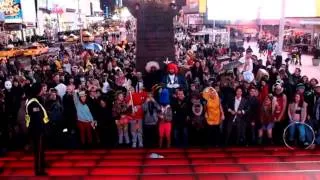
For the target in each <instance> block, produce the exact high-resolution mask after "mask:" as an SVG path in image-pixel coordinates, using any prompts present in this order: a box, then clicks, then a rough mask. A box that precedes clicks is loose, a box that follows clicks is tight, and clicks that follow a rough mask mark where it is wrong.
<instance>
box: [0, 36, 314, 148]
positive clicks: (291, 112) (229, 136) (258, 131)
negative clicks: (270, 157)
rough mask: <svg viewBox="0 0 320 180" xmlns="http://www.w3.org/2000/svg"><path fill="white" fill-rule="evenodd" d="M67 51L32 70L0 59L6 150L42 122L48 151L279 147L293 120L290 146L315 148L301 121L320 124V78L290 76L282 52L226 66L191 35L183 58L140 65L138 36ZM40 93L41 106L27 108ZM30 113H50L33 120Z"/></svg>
mask: <svg viewBox="0 0 320 180" xmlns="http://www.w3.org/2000/svg"><path fill="white" fill-rule="evenodd" d="M67 49H68V48H65V47H61V50H60V53H59V56H57V57H53V56H50V57H47V58H45V59H43V60H37V59H33V60H32V62H31V69H30V70H26V69H25V68H23V67H21V66H20V63H18V62H15V60H14V59H10V60H8V61H6V60H2V61H1V65H0V89H3V91H2V92H1V93H0V117H1V120H0V132H1V133H0V137H1V140H0V142H1V148H2V149H8V148H22V147H24V148H26V149H27V148H28V147H29V146H28V145H29V144H30V136H31V135H30V133H28V128H29V129H30V128H31V129H32V128H33V129H37V128H36V127H35V126H37V124H42V125H45V128H44V129H45V132H44V134H45V137H46V139H47V145H48V146H49V147H50V148H79V147H83V148H88V147H116V146H117V147H118V146H121V147H122V146H124V147H125V146H130V147H132V148H138V147H140V148H142V147H171V146H175V147H190V146H206V147H208V146H209V147H216V146H231V145H240V146H241V145H242V146H246V145H272V144H277V145H280V144H282V143H283V136H282V135H283V131H284V128H285V127H287V126H288V124H290V123H293V122H300V123H296V124H294V125H292V126H290V129H289V131H288V134H287V140H288V143H289V144H291V145H294V144H298V145H301V146H308V145H310V143H311V141H312V140H310V138H311V139H312V137H310V132H309V131H310V130H308V129H306V127H305V126H304V125H303V124H304V123H307V124H309V125H310V126H311V127H312V128H313V129H314V131H315V132H316V133H317V132H318V129H319V120H320V113H319V112H320V98H319V97H320V85H319V84H318V80H317V79H315V78H312V79H309V77H307V76H302V75H301V70H300V69H299V68H297V69H295V72H294V73H293V74H292V73H290V72H289V70H288V64H282V63H281V57H277V59H280V64H277V63H278V62H279V61H276V60H275V58H274V57H272V56H271V54H270V55H269V56H270V58H269V62H268V63H269V64H268V66H265V65H264V63H263V61H262V60H261V59H259V58H258V56H255V55H253V52H252V49H251V48H248V49H246V51H245V52H244V53H239V52H231V57H230V59H231V60H230V61H232V62H237V63H235V64H236V66H232V67H231V68H229V69H225V68H224V67H223V66H222V65H221V64H220V63H219V60H218V59H219V58H218V57H219V56H221V55H225V54H227V51H223V52H222V51H221V50H219V46H218V45H217V46H216V45H208V44H204V43H202V42H197V41H195V40H193V39H192V38H190V39H188V40H187V39H184V40H181V41H176V50H177V51H178V53H176V55H177V59H176V60H175V59H172V60H170V59H169V60H166V61H164V62H154V61H151V62H149V63H147V64H146V67H145V70H144V71H140V72H139V71H137V70H136V68H135V44H134V43H125V42H121V43H119V44H112V43H108V44H105V45H104V48H103V50H102V51H99V52H94V51H88V50H83V49H81V48H79V47H73V48H71V49H70V50H67ZM268 50H272V49H271V48H270V49H269V48H268ZM286 62H287V61H286ZM39 88H40V89H39ZM35 89H38V90H40V91H39V92H37V93H35V92H34V91H35ZM30 92H31V93H30ZM35 97H36V99H37V101H38V102H39V103H40V104H41V106H39V107H33V108H31V107H28V106H29V104H30V103H31V102H28V99H29V100H30V98H35ZM34 102H36V101H33V103H34ZM29 111H30V112H40V111H43V117H45V118H41V119H43V121H42V120H39V121H38V122H37V123H36V124H35V123H32V122H31V123H30V124H29V123H26V122H28V121H26V119H27V120H28V118H26V115H27V117H28V116H30V117H31V118H34V114H32V113H31V114H30V113H28V112H29ZM42 125H41V126H42ZM297 134H299V136H298V138H296V135H297ZM316 143H320V141H316Z"/></svg>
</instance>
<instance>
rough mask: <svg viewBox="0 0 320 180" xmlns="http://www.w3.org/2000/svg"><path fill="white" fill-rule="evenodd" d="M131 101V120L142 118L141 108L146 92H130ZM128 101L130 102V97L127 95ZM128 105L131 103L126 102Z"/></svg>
mask: <svg viewBox="0 0 320 180" xmlns="http://www.w3.org/2000/svg"><path fill="white" fill-rule="evenodd" d="M131 96H132V103H133V110H134V112H132V115H131V117H132V118H133V120H142V119H143V109H142V105H143V104H144V102H145V101H146V99H147V93H146V92H134V93H132V95H131ZM128 99H129V101H128V102H129V103H130V102H131V97H130V95H129V97H128ZM128 105H129V106H132V104H128Z"/></svg>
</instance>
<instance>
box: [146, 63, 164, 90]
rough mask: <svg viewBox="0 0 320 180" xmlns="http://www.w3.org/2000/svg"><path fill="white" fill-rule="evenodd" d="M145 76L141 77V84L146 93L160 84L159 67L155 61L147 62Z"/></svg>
mask: <svg viewBox="0 0 320 180" xmlns="http://www.w3.org/2000/svg"><path fill="white" fill-rule="evenodd" d="M145 71H146V73H145V75H144V77H143V84H144V87H145V89H146V91H148V92H149V91H151V89H152V87H153V86H154V85H156V84H159V83H160V82H161V71H160V65H159V63H158V62H156V61H149V62H148V63H147V64H146V67H145Z"/></svg>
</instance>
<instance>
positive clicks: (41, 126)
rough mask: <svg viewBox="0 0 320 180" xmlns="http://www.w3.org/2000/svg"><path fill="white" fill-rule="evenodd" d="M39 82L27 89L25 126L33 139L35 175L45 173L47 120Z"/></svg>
mask: <svg viewBox="0 0 320 180" xmlns="http://www.w3.org/2000/svg"><path fill="white" fill-rule="evenodd" d="M41 89H42V86H41V84H33V85H32V86H31V87H30V88H29V89H28V90H27V93H26V94H27V97H28V100H27V102H26V116H25V120H26V127H27V128H28V130H29V134H30V135H31V138H32V141H33V149H34V166H35V167H34V171H35V175H36V176H44V175H47V173H46V172H45V154H44V134H45V125H46V124H47V123H48V122H49V118H48V114H47V111H46V110H45V108H44V107H43V105H42V101H43V100H42V98H41V92H42V91H41Z"/></svg>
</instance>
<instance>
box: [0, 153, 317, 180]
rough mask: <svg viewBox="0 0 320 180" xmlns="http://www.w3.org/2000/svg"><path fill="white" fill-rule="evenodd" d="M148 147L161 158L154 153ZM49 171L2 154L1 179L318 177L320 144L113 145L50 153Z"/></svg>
mask: <svg viewBox="0 0 320 180" xmlns="http://www.w3.org/2000/svg"><path fill="white" fill-rule="evenodd" d="M150 153H158V154H160V155H163V156H164V158H163V159H150V158H149V155H150ZM46 160H47V162H48V166H49V167H48V168H47V172H48V174H49V176H48V177H40V178H39V177H34V174H33V157H32V155H26V154H24V153H22V152H12V153H9V154H8V155H7V156H6V157H2V158H0V167H1V168H2V169H3V172H2V173H1V174H0V176H1V177H0V179H19V178H22V177H23V179H35V180H42V179H68V180H73V179H75V180H78V179H79V180H80V179H81V180H82V179H85V180H99V179H108V180H162V179H164V180H178V179H179V180H180V179H181V180H230V179H235V180H270V179H272V180H278V179H279V180H316V179H320V150H314V151H304V150H299V151H291V150H288V149H285V148H226V149H154V150H149V149H114V150H70V151H62V150H61V151H49V152H47V153H46Z"/></svg>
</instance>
